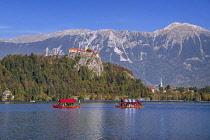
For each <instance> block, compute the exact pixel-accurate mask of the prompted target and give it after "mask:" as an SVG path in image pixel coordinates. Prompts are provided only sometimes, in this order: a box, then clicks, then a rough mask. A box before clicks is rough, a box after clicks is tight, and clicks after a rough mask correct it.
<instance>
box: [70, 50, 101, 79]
mask: <svg viewBox="0 0 210 140" xmlns="http://www.w3.org/2000/svg"><path fill="white" fill-rule="evenodd" d="M68 56H69V57H70V58H73V59H79V60H78V62H77V63H76V64H75V66H74V67H75V68H76V69H77V70H78V71H79V70H80V67H81V66H87V67H88V69H90V70H92V71H93V73H94V74H96V75H97V76H101V73H102V72H103V69H104V68H103V63H102V61H101V59H100V58H99V57H97V56H96V55H95V54H94V53H93V52H71V53H69V54H68Z"/></svg>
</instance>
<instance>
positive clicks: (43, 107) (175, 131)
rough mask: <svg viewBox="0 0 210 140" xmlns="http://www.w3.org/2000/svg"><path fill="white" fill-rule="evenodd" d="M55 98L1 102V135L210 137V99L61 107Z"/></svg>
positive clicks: (191, 139)
mask: <svg viewBox="0 0 210 140" xmlns="http://www.w3.org/2000/svg"><path fill="white" fill-rule="evenodd" d="M52 104H53V103H7V104H6V103H1V104H0V139H3V140H7V139H8V140H11V139H36V140H38V139H40V140H41V139H43V140H44V139H55V140H57V139H63V140H65V139H90V140H94V139H120V140H121V139H126V140H129V139H134V140H135V139H141V140H209V139H210V105H209V104H205V103H187V104H183V103H163V102H143V103H142V104H143V105H144V106H145V108H142V109H120V108H115V107H114V105H115V103H82V105H83V107H82V108H80V109H56V108H52V106H51V105H52Z"/></svg>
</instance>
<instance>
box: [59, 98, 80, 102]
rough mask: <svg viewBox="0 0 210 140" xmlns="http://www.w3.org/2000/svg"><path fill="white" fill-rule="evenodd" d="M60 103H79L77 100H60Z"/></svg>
mask: <svg viewBox="0 0 210 140" xmlns="http://www.w3.org/2000/svg"><path fill="white" fill-rule="evenodd" d="M59 102H60V103H69V102H71V103H74V102H77V100H76V99H60V100H59Z"/></svg>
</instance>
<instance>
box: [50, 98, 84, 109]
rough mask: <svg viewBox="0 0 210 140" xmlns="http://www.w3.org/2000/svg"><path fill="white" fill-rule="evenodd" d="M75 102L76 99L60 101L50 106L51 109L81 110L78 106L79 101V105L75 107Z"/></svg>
mask: <svg viewBox="0 0 210 140" xmlns="http://www.w3.org/2000/svg"><path fill="white" fill-rule="evenodd" d="M76 102H77V100H76V99H60V100H59V103H58V104H57V105H52V106H53V108H81V107H82V106H81V105H80V101H79V105H75V104H74V103H76Z"/></svg>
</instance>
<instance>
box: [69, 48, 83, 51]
mask: <svg viewBox="0 0 210 140" xmlns="http://www.w3.org/2000/svg"><path fill="white" fill-rule="evenodd" d="M69 50H75V51H80V50H79V49H77V48H70V49H69Z"/></svg>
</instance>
